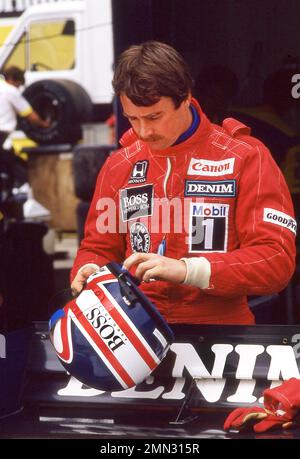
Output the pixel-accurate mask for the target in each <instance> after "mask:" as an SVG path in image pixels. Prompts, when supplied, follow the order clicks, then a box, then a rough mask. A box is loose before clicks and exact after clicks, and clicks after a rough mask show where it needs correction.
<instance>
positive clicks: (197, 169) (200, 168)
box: [187, 158, 235, 177]
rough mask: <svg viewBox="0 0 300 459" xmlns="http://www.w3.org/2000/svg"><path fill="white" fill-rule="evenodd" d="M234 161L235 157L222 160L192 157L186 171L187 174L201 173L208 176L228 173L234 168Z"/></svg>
mask: <svg viewBox="0 0 300 459" xmlns="http://www.w3.org/2000/svg"><path fill="white" fill-rule="evenodd" d="M234 161H235V158H227V159H223V160H222V161H210V160H208V159H195V158H192V159H191V162H190V165H189V168H188V172H187V173H188V175H203V176H210V177H217V176H222V175H230V174H232V173H233V170H234Z"/></svg>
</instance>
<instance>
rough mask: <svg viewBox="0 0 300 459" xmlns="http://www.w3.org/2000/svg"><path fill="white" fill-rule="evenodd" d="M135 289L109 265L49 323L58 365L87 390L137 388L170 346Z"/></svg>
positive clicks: (165, 329)
mask: <svg viewBox="0 0 300 459" xmlns="http://www.w3.org/2000/svg"><path fill="white" fill-rule="evenodd" d="M137 284H138V281H137V279H135V278H133V277H132V276H131V275H130V274H129V273H128V271H126V270H123V269H121V268H120V267H119V265H117V264H116V263H109V264H107V265H106V266H104V267H103V268H100V270H99V271H97V272H96V273H94V274H92V275H91V276H90V277H89V278H88V279H87V282H86V286H85V288H84V289H83V291H82V292H81V293H80V294H79V296H78V297H77V298H73V299H71V300H70V301H68V302H67V304H66V305H65V306H64V308H63V309H59V310H58V311H56V312H55V313H54V314H53V315H52V317H51V319H50V323H49V327H50V339H51V342H52V344H53V346H54V349H55V351H56V354H57V356H58V358H59V360H60V361H61V363H62V365H63V366H64V367H65V368H66V370H67V371H68V372H69V373H70V374H71V375H73V376H74V377H75V378H77V379H78V380H79V381H81V382H82V383H84V384H86V385H87V386H89V387H93V388H95V389H99V390H103V391H114V390H122V389H127V388H129V387H133V386H135V385H137V384H139V383H141V382H142V381H144V380H145V379H146V377H147V376H148V375H149V374H150V373H151V372H152V371H153V370H154V369H155V368H156V367H157V366H158V365H159V364H160V362H161V361H162V359H163V358H164V357H165V355H166V353H167V351H168V349H169V347H170V344H171V343H172V342H173V339H174V337H173V333H172V331H171V329H170V328H169V327H168V325H167V323H166V322H165V320H164V319H163V318H162V316H161V315H160V314H159V312H158V311H157V309H156V308H155V306H154V305H153V304H152V303H151V302H150V301H149V299H148V298H147V297H146V296H145V295H144V294H143V293H142V291H141V290H140V289H139V288H138V287H137Z"/></svg>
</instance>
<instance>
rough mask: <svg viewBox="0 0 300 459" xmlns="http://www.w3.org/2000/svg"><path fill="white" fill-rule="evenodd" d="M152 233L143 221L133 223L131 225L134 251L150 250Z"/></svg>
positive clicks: (131, 241) (131, 242) (146, 251)
mask: <svg viewBox="0 0 300 459" xmlns="http://www.w3.org/2000/svg"><path fill="white" fill-rule="evenodd" d="M150 242H151V238H150V233H149V230H148V228H147V227H146V226H145V225H144V224H143V223H141V222H136V223H133V224H132V225H131V227H130V244H131V248H132V251H133V252H145V253H148V252H149V250H150Z"/></svg>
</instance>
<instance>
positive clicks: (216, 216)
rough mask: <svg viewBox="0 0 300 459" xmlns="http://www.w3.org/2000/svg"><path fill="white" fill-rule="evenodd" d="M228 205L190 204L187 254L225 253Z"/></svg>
mask: <svg viewBox="0 0 300 459" xmlns="http://www.w3.org/2000/svg"><path fill="white" fill-rule="evenodd" d="M229 208H230V207H229V204H211V203H199V202H195V203H191V205H190V226H189V252H190V253H199V252H226V251H227V241H228V215H229Z"/></svg>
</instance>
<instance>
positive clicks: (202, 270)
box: [181, 257, 211, 288]
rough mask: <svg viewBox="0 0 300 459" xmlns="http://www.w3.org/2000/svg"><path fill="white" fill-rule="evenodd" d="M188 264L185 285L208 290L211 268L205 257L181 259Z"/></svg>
mask: <svg viewBox="0 0 300 459" xmlns="http://www.w3.org/2000/svg"><path fill="white" fill-rule="evenodd" d="M181 260H182V261H184V262H185V264H186V276H185V279H184V282H183V283H184V284H185V285H193V286H194V287H198V288H208V286H209V281H210V276H211V267H210V262H209V261H208V260H207V259H206V258H204V257H192V258H181Z"/></svg>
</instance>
